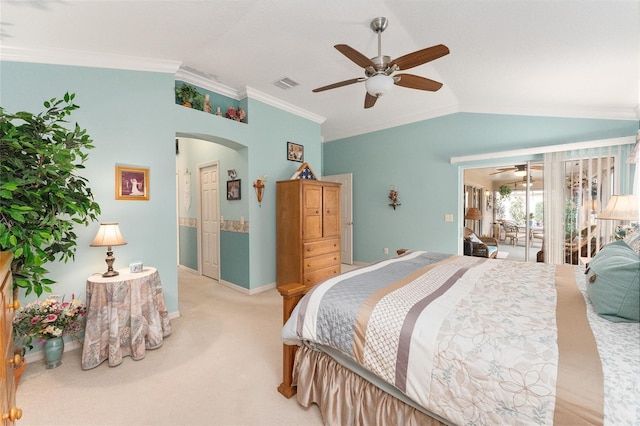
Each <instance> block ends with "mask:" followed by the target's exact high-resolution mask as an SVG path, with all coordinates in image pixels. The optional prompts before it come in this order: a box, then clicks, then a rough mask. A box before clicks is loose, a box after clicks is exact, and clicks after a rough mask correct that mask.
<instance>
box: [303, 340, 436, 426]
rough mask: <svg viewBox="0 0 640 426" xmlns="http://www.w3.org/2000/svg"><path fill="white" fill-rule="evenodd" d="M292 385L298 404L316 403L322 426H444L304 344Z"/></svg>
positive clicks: (307, 405)
mask: <svg viewBox="0 0 640 426" xmlns="http://www.w3.org/2000/svg"><path fill="white" fill-rule="evenodd" d="M293 382H294V384H296V385H297V387H298V390H297V400H298V403H299V404H300V405H302V406H303V407H309V406H311V404H314V403H315V404H317V405H318V407H319V408H320V413H321V415H322V419H323V421H324V424H325V425H382V424H384V425H428V426H440V425H444V423H441V422H439V421H438V420H436V419H434V418H432V417H429V416H428V415H426V414H425V413H423V412H421V411H419V410H417V409H416V408H414V407H412V406H410V405H408V404H406V403H404V402H402V401H400V400H399V399H397V398H395V397H393V396H391V395H390V394H388V393H387V392H384V391H382V390H381V389H380V388H378V387H377V386H374V385H373V384H371V383H369V382H368V381H366V380H365V379H363V378H362V377H360V376H359V375H358V374H356V373H354V372H352V371H350V370H348V369H347V368H346V367H344V366H342V365H341V364H340V363H338V362H337V361H335V360H334V359H333V358H331V357H330V356H329V355H327V354H325V353H323V352H320V351H315V350H313V349H311V348H309V347H308V346H306V345H302V346H301V347H300V348H298V351H297V352H296V359H295V364H294V369H293Z"/></svg>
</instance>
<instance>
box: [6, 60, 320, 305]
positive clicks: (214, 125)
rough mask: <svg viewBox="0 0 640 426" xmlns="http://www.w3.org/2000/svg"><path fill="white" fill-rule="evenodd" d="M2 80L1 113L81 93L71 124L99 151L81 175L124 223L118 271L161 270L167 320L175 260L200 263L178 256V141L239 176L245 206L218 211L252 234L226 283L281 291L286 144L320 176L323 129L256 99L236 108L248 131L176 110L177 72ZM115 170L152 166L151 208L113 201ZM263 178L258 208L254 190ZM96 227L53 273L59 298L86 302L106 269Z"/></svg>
mask: <svg viewBox="0 0 640 426" xmlns="http://www.w3.org/2000/svg"><path fill="white" fill-rule="evenodd" d="M0 75H2V79H0V105H1V106H2V107H3V108H5V109H6V110H7V111H10V112H15V111H19V110H28V111H40V110H41V109H42V103H43V101H45V100H48V99H50V98H53V97H62V96H63V95H64V93H65V92H71V93H75V94H76V103H77V104H78V105H79V106H80V109H79V110H77V111H76V112H74V114H73V115H72V116H71V120H72V122H78V123H79V125H80V126H81V127H83V128H86V129H87V133H88V134H89V135H90V136H91V137H92V138H93V140H94V142H95V146H96V148H95V149H93V150H92V151H91V152H90V154H89V156H90V159H89V161H88V162H87V164H86V166H87V168H86V169H85V170H84V172H83V173H82V174H83V175H84V176H85V177H86V178H87V179H89V181H90V186H91V188H92V190H93V192H94V194H95V196H96V201H97V202H98V203H99V204H100V206H101V208H102V214H101V216H100V220H101V221H115V222H119V223H120V229H121V231H122V233H123V235H124V238H125V239H126V240H127V243H128V244H127V245H125V246H119V247H115V248H114V256H115V257H116V261H115V267H116V268H123V267H127V266H128V264H129V262H131V261H136V260H141V261H142V262H143V263H144V264H146V265H151V266H155V267H157V268H158V270H159V272H160V276H161V278H162V283H163V288H164V292H165V298H166V303H167V308H168V309H169V311H170V312H175V311H178V310H179V306H178V282H177V262H178V260H177V259H178V258H179V256H185V257H187V258H192V256H193V255H192V250H193V247H192V246H191V247H187V249H186V250H185V252H182V250H181V252H180V254H179V253H178V235H177V232H176V231H177V229H178V226H177V218H176V211H177V208H176V202H177V200H176V173H177V171H178V170H177V168H176V167H177V166H176V164H177V162H176V154H175V138H176V136H180V137H188V138H192V139H201V140H204V141H207V142H208V143H210V147H212V148H213V149H218V150H219V151H218V152H215V153H213V154H212V157H218V159H219V160H220V170H221V171H223V172H224V173H225V174H226V170H227V169H228V168H236V169H237V170H238V172H239V173H241V176H240V177H241V179H242V193H243V197H242V198H243V199H242V200H241V201H239V202H234V204H231V203H229V204H228V205H227V204H225V203H227V201H226V197H224V199H223V200H222V199H221V203H220V207H221V212H222V214H223V215H224V216H225V219H226V218H227V217H229V218H232V217H238V218H239V216H241V215H242V216H245V220H246V221H248V222H249V234H244V235H242V236H233V237H232V238H230V239H229V240H230V244H231V246H232V247H233V248H234V251H233V253H232V254H233V256H229V257H230V258H229V259H227V258H226V257H225V259H224V262H225V264H224V265H223V266H224V268H223V270H224V272H223V274H224V275H223V277H229V280H230V282H231V283H233V284H237V285H239V286H242V287H244V288H247V289H249V290H254V289H257V288H259V287H261V286H264V285H269V284H273V283H275V276H276V273H275V181H276V180H279V179H288V178H289V177H290V176H291V175H292V174H293V173H294V171H295V170H296V169H297V168H298V166H299V163H294V162H290V161H287V159H286V155H285V153H286V143H287V141H293V142H296V143H299V144H303V145H304V146H305V159H306V160H307V161H308V162H309V163H310V164H311V165H312V167H313V168H314V169H315V170H316V171H318V172H319V171H320V170H321V169H322V159H321V137H320V124H318V123H316V122H313V121H311V120H309V119H306V118H302V117H300V116H298V115H294V114H292V113H289V112H285V111H282V110H280V109H278V108H275V107H273V106H270V105H267V104H265V103H264V102H260V101H257V100H254V99H250V98H249V99H243V100H241V101H238V105H242V106H243V108H244V109H245V110H246V111H247V114H248V123H247V124H245V123H238V122H235V121H232V120H228V119H225V118H221V117H217V116H215V115H213V114H206V113H204V112H201V111H195V110H191V109H189V108H185V107H182V106H179V105H176V104H175V77H174V75H173V74H172V73H163V72H148V71H126V70H116V69H104V68H91V67H79V66H63V65H48V64H36V63H22V62H11V61H0ZM71 124H73V123H71ZM216 145H220V146H222V147H226V148H227V149H228V152H222V149H221V148H220V146H218V147H217V148H216ZM221 152H222V154H221ZM116 164H127V165H136V166H144V167H149V169H150V191H149V192H150V200H149V201H148V202H142V201H118V200H115V189H114V186H115V183H114V175H115V171H114V169H115V165H116ZM227 164H232V165H233V166H234V167H227ZM194 173H195V170H194V171H193V173H192V182H193V183H194V184H195V181H196V176H195V174H194ZM265 174H268V181H267V188H266V193H265V198H264V200H263V202H262V206H261V207H260V206H259V205H258V202H257V200H256V198H255V194H254V192H253V187H252V186H251V184H252V182H254V181H255V180H256V179H257V178H259V177H262V176H263V175H265ZM223 179H224V180H226V175H224V176H223ZM193 205H195V203H193ZM97 229H98V223H94V224H92V225H90V226H89V227H87V228H84V227H82V228H78V229H77V234H78V246H79V247H80V248H79V250H78V253H77V254H76V259H75V261H74V262H69V263H66V264H65V263H54V264H50V265H48V269H49V270H50V271H51V274H50V277H51V278H52V279H54V280H56V281H58V284H56V285H55V286H54V293H56V294H66V295H71V294H75V295H76V297H80V298H84V294H85V283H86V279H87V277H88V276H89V275H91V274H93V273H96V272H103V271H104V270H106V264H105V263H104V258H105V256H106V251H105V250H103V249H102V248H90V247H89V243H90V242H91V240H92V239H93V237H94V236H95V233H96V231H97ZM235 237H238V239H239V241H236V238H235ZM189 238H192V237H187V239H189ZM221 240H225V241H227V239H226V238H221ZM189 262H191V260H190V261H189ZM221 266H222V265H221ZM223 279H224V278H223ZM233 280H237V281H238V282H234V281H233ZM21 297H22V298H24V296H23V295H21ZM27 299H31V297H29V298H27Z"/></svg>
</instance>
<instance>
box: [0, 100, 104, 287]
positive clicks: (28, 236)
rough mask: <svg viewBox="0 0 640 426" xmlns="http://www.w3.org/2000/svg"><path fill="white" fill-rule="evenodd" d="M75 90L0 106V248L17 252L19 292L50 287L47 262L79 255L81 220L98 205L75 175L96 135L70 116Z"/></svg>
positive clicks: (94, 217)
mask: <svg viewBox="0 0 640 426" xmlns="http://www.w3.org/2000/svg"><path fill="white" fill-rule="evenodd" d="M74 98H75V95H74V94H69V93H66V94H65V95H64V98H63V99H56V98H53V99H51V100H49V101H46V102H44V107H45V110H44V111H43V112H40V113H37V114H34V113H31V112H17V113H13V114H12V113H8V112H6V111H5V110H4V109H3V108H2V107H0V158H1V159H2V161H1V162H0V250H2V251H10V252H13V255H14V259H13V263H12V273H13V286H14V290H16V289H17V288H23V289H24V291H25V294H29V293H31V292H34V293H35V294H37V295H38V296H40V295H41V294H42V292H43V291H46V292H51V288H50V285H51V284H53V283H54V281H53V280H51V279H48V278H46V274H47V273H48V271H47V270H46V269H45V268H44V267H43V265H44V264H45V263H47V262H51V261H54V260H56V259H58V260H63V261H65V262H66V261H68V260H69V259H73V258H74V256H75V252H76V239H77V235H76V233H75V231H74V227H75V226H76V225H85V226H87V225H88V224H89V222H90V221H95V220H97V215H98V214H99V213H100V206H99V205H98V203H96V202H95V201H94V198H93V194H92V192H91V189H90V188H89V186H88V185H87V183H88V182H87V179H85V178H83V177H82V176H79V175H78V174H77V172H78V170H80V169H83V168H84V166H83V163H84V162H85V161H86V160H87V157H88V154H87V151H88V150H89V149H91V148H93V145H92V140H91V138H90V137H89V135H87V133H86V130H83V129H81V128H80V126H78V124H77V123H76V124H75V126H69V127H71V129H69V128H67V127H65V124H66V123H67V122H66V120H65V119H66V118H67V116H69V115H70V114H71V112H72V111H74V110H76V109H78V108H79V107H78V106H77V105H75V104H74V103H73V100H74Z"/></svg>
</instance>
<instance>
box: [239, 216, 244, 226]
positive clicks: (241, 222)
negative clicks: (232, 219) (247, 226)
mask: <svg viewBox="0 0 640 426" xmlns="http://www.w3.org/2000/svg"><path fill="white" fill-rule="evenodd" d="M240 225H244V216H240Z"/></svg>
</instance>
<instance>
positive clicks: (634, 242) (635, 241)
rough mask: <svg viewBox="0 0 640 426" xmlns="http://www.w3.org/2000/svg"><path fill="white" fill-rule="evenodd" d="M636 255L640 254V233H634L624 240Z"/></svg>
mask: <svg viewBox="0 0 640 426" xmlns="http://www.w3.org/2000/svg"><path fill="white" fill-rule="evenodd" d="M622 241H624V242H625V243H627V245H628V246H629V247H631V248H632V249H633V251H635V252H636V253H638V254H640V231H636V232H632V233H631V234H629V235H627V236H626V237H624V239H623V240H622Z"/></svg>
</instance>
